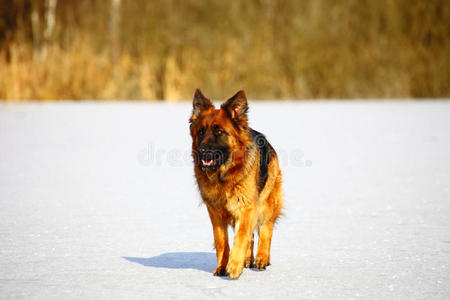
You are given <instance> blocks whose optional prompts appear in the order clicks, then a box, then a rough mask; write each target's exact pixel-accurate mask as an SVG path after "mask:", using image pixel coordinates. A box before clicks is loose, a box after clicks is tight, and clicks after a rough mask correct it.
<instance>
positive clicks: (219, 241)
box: [208, 207, 230, 276]
mask: <svg viewBox="0 0 450 300" xmlns="http://www.w3.org/2000/svg"><path fill="white" fill-rule="evenodd" d="M208 213H209V217H210V219H211V224H212V227H213V233H214V246H215V248H216V256H217V268H216V270H215V271H214V276H226V275H227V271H226V268H227V263H228V256H229V252H230V246H229V245H228V229H227V226H228V225H227V222H226V220H225V219H224V218H223V216H222V215H221V214H220V213H218V212H217V211H214V209H212V208H210V207H208Z"/></svg>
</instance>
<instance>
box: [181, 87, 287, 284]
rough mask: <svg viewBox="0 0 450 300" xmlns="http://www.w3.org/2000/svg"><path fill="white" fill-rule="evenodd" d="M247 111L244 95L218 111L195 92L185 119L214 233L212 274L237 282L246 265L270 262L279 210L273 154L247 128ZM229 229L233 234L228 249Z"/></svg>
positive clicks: (261, 266)
mask: <svg viewBox="0 0 450 300" xmlns="http://www.w3.org/2000/svg"><path fill="white" fill-rule="evenodd" d="M247 110H248V105H247V98H246V96H245V93H244V92H243V91H239V92H238V93H236V94H235V95H234V96H233V97H231V98H230V99H228V100H227V101H226V102H224V103H223V104H222V105H221V107H220V108H219V109H216V108H215V107H214V105H213V104H212V102H211V101H210V100H209V99H207V98H206V97H205V96H203V94H202V93H201V92H200V90H198V89H197V90H196V92H195V95H194V100H193V112H192V116H191V118H190V120H189V121H190V131H191V136H192V155H193V157H194V161H195V167H194V171H195V177H196V179H197V182H198V187H199V190H200V194H201V196H202V199H203V202H204V203H205V204H206V207H207V209H208V213H209V216H210V219H211V223H212V227H213V233H214V243H215V247H216V255H217V268H216V270H215V271H214V275H219V276H224V275H229V276H230V277H231V278H238V277H239V276H240V275H241V273H242V270H243V268H244V266H245V267H253V266H254V267H256V268H257V269H259V270H262V269H265V268H266V266H268V265H269V264H270V245H271V240H272V232H273V228H274V224H275V221H276V220H277V218H278V217H279V215H280V214H281V210H282V207H283V201H282V197H281V170H280V168H279V165H278V157H277V154H276V152H275V150H274V149H273V147H272V146H271V145H270V144H269V142H268V141H267V139H266V138H265V137H264V135H263V134H261V133H259V132H257V131H255V130H253V129H251V128H250V127H249V126H248V121H247ZM228 225H231V226H233V227H234V230H235V235H234V242H233V248H232V249H231V251H230V248H229V245H228V231H227V227H228ZM255 230H257V232H258V234H259V239H258V251H257V253H256V257H254V255H253V246H254V245H253V244H254V239H253V232H254V231H255Z"/></svg>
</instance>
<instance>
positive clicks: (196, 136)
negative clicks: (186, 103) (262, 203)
mask: <svg viewBox="0 0 450 300" xmlns="http://www.w3.org/2000/svg"><path fill="white" fill-rule="evenodd" d="M247 110H248V105H247V98H246V96H245V93H244V91H239V92H237V93H236V94H235V95H234V96H233V97H231V98H230V99H228V100H227V101H225V102H224V103H223V104H222V105H221V106H220V108H219V109H216V108H215V107H214V105H213V104H212V102H211V101H210V100H209V99H208V98H206V97H205V96H204V95H203V94H202V92H201V91H200V90H199V89H197V90H196V91H195V94H194V99H193V110H192V116H191V118H190V119H189V122H190V130H191V136H192V155H193V156H194V160H195V163H196V164H197V165H198V166H199V167H201V169H202V170H216V169H218V168H219V167H220V166H221V165H224V164H226V163H227V162H228V161H229V160H230V159H233V158H235V156H236V155H239V152H240V151H244V148H245V146H246V145H247V143H248V139H249V137H248V123H247Z"/></svg>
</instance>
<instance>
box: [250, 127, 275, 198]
mask: <svg viewBox="0 0 450 300" xmlns="http://www.w3.org/2000/svg"><path fill="white" fill-rule="evenodd" d="M250 136H251V138H252V139H253V143H255V145H256V146H257V147H258V151H259V181H258V193H261V191H262V190H263V188H264V186H265V185H266V181H267V177H269V173H268V166H269V163H270V157H271V156H272V151H273V148H272V146H271V145H270V144H269V142H268V141H267V139H266V137H265V136H264V134H262V133H260V132H258V131H256V130H253V129H250Z"/></svg>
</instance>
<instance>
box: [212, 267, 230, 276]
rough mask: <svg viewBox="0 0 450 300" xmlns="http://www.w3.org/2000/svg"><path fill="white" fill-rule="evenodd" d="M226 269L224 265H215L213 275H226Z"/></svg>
mask: <svg viewBox="0 0 450 300" xmlns="http://www.w3.org/2000/svg"><path fill="white" fill-rule="evenodd" d="M227 275H228V273H227V270H226V267H217V268H216V270H215V271H214V276H227Z"/></svg>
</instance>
